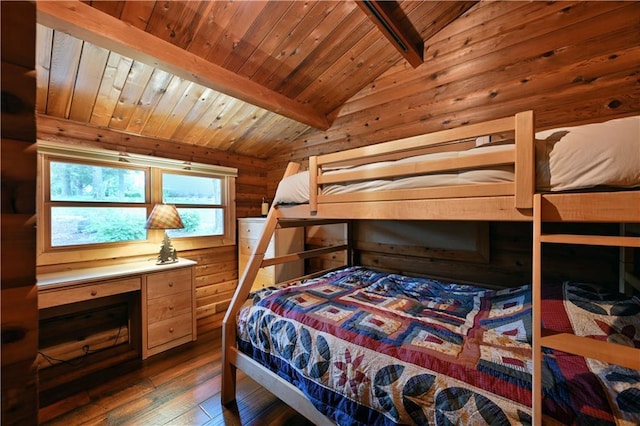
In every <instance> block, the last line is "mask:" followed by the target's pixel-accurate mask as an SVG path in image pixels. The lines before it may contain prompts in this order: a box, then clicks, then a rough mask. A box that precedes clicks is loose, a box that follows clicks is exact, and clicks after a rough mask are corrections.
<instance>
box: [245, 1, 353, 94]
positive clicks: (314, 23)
mask: <svg viewBox="0 0 640 426" xmlns="http://www.w3.org/2000/svg"><path fill="white" fill-rule="evenodd" d="M351 6H352V5H350V2H315V3H313V4H312V6H311V9H310V10H309V11H308V12H307V13H305V14H304V16H301V19H300V22H299V23H298V24H297V25H296V27H295V28H294V29H293V30H292V31H291V32H289V33H288V34H287V36H286V37H283V38H282V40H280V42H279V44H278V45H277V46H276V47H275V48H274V49H273V52H272V54H271V55H270V56H269V57H268V58H266V60H265V62H264V63H263V65H262V66H261V67H259V68H258V69H256V70H255V72H254V73H253V74H252V75H251V79H252V80H254V81H256V82H259V83H260V84H263V85H265V86H267V87H271V88H273V86H270V84H269V83H271V84H273V83H274V80H275V81H279V80H280V79H282V78H284V77H285V75H284V74H285V73H288V72H289V71H290V70H292V69H294V68H295V67H296V66H297V65H298V64H300V61H302V60H303V59H304V57H305V56H306V54H308V53H309V51H310V48H311V47H312V46H313V45H314V44H316V43H318V37H320V36H322V35H325V34H328V32H329V31H330V30H328V29H325V28H333V27H334V26H335V22H336V20H337V19H341V18H342V16H344V15H346V13H347V11H348V10H349V9H350V8H351ZM334 9H335V10H336V11H337V13H333V11H334ZM310 35H312V37H310ZM276 76H277V77H276Z"/></svg>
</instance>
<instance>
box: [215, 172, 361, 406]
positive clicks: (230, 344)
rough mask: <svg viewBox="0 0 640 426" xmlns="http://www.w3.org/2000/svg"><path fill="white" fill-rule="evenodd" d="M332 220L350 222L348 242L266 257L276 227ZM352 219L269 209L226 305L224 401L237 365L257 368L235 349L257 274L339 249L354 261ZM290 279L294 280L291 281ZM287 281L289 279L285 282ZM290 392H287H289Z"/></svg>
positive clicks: (232, 390) (231, 388) (230, 397)
mask: <svg viewBox="0 0 640 426" xmlns="http://www.w3.org/2000/svg"><path fill="white" fill-rule="evenodd" d="M298 169H299V165H298V164H297V163H289V165H288V166H287V169H286V171H285V174H284V177H288V176H291V175H293V174H295V173H297V172H298ZM333 223H346V224H347V233H348V236H349V237H348V240H347V241H348V242H347V244H341V245H335V246H331V247H323V248H317V249H310V250H306V249H305V250H303V251H302V252H299V253H287V254H283V255H280V256H277V257H272V258H268V259H267V258H265V254H266V252H267V249H268V246H269V243H270V241H271V239H272V237H273V235H274V233H275V231H276V229H277V228H294V227H302V228H306V227H308V226H314V225H328V224H333ZM351 226H352V225H351V221H349V220H345V219H314V218H305V219H286V218H284V217H282V215H281V214H280V212H279V209H278V208H276V207H274V206H272V207H271V208H270V209H269V212H268V214H267V217H266V220H265V222H264V227H263V229H262V233H261V235H260V239H259V240H258V243H257V244H256V246H255V249H254V251H253V253H252V254H251V256H250V258H249V261H248V262H247V265H246V267H245V270H244V271H243V273H242V275H241V277H240V279H239V281H238V286H237V288H236V291H235V293H234V295H233V298H232V299H231V303H230V305H229V307H228V308H227V312H226V314H225V316H224V320H223V322H222V348H223V352H222V389H221V399H222V403H223V404H228V403H230V402H232V401H233V400H234V399H235V388H236V368H237V365H238V363H241V364H242V365H243V366H246V367H247V368H254V367H253V366H252V365H251V362H250V361H249V360H247V359H245V357H242V356H241V355H239V354H238V352H237V350H236V349H235V341H236V316H237V315H238V313H239V311H240V309H241V307H242V305H243V304H244V302H245V301H246V300H247V298H248V297H249V294H250V293H251V290H252V286H253V283H254V281H255V279H256V277H257V275H258V272H259V270H260V268H264V267H268V266H272V265H279V264H283V263H288V262H294V261H298V260H304V259H309V258H312V257H317V256H322V255H325V254H329V253H333V252H337V251H345V250H346V253H347V254H346V256H345V263H346V264H347V265H352V264H353V250H352V242H351V238H350V235H351ZM326 272H329V270H323V271H319V272H317V273H314V274H309V275H304V276H302V277H297V278H295V280H301V279H309V278H313V277H315V276H318V275H321V274H324V273H326ZM288 281H291V280H288ZM285 282H286V281H285ZM255 379H256V380H257V381H258V382H259V383H261V380H260V379H264V380H265V381H266V382H268V381H269V380H271V379H270V378H269V377H268V375H264V377H262V376H261V377H259V378H258V377H256V378H255ZM287 392H288V391H287ZM307 411H308V412H309V413H308V414H307V416H308V417H312V418H315V417H313V416H315V413H314V412H313V410H311V409H309V410H307Z"/></svg>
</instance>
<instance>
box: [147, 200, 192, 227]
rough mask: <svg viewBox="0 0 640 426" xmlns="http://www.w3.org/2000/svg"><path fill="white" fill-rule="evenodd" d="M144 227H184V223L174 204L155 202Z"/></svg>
mask: <svg viewBox="0 0 640 426" xmlns="http://www.w3.org/2000/svg"><path fill="white" fill-rule="evenodd" d="M144 227H145V228H147V229H180V228H184V223H182V219H181V218H180V215H179V214H178V209H176V206H174V205H171V204H156V205H155V206H154V207H153V210H152V211H151V214H150V215H149V218H148V219H147V223H146V224H145V226H144Z"/></svg>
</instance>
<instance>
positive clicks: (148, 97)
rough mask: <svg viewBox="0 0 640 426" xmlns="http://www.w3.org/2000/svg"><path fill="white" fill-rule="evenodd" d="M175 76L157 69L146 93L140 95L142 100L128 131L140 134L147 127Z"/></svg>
mask: <svg viewBox="0 0 640 426" xmlns="http://www.w3.org/2000/svg"><path fill="white" fill-rule="evenodd" d="M172 79H173V76H172V75H171V74H169V73H168V72H165V71H162V70H161V69H158V68H155V69H154V70H153V73H152V74H151V77H150V79H149V81H148V84H147V85H146V87H145V89H144V92H143V93H142V95H140V100H139V101H138V102H137V103H136V105H135V107H134V110H133V112H132V113H131V118H130V119H129V123H128V124H127V131H128V132H133V133H140V132H141V131H142V129H144V128H145V127H146V125H147V121H148V120H149V117H150V116H151V114H152V113H153V112H155V109H156V106H157V105H158V103H159V102H160V99H162V98H163V96H164V95H165V94H166V93H167V87H168V86H169V83H170V82H171V81H172Z"/></svg>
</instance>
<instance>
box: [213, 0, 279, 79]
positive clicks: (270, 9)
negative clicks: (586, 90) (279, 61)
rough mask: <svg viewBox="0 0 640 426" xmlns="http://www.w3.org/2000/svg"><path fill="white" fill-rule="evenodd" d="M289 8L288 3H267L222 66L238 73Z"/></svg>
mask: <svg viewBox="0 0 640 426" xmlns="http://www.w3.org/2000/svg"><path fill="white" fill-rule="evenodd" d="M291 6H292V3H290V2H267V4H266V6H265V7H264V9H262V11H261V12H260V14H259V15H258V16H257V18H256V19H255V20H254V21H253V23H252V24H251V26H250V27H249V28H248V30H247V31H246V32H245V33H244V35H243V36H242V38H241V39H240V40H238V41H237V42H236V44H235V45H234V48H233V52H232V54H230V55H227V57H226V58H225V59H224V62H222V66H223V67H224V68H226V69H228V70H231V71H233V72H238V70H239V69H240V67H241V66H242V65H243V64H244V62H245V59H244V58H246V57H248V56H249V55H251V54H252V53H254V52H255V51H256V50H257V46H259V45H260V43H261V42H262V41H263V40H264V38H266V37H265V35H266V34H269V32H270V31H271V30H273V29H274V27H275V23H277V22H279V20H280V18H281V17H282V16H283V15H284V14H285V13H286V11H287V10H288V9H289V8H290V7H291ZM265 29H266V30H267V31H265Z"/></svg>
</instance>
